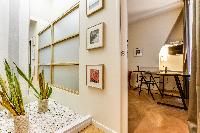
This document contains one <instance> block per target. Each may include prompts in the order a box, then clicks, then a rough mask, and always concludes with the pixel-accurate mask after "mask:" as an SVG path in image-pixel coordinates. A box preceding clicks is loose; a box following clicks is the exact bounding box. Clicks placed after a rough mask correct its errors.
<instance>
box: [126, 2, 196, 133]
mask: <svg viewBox="0 0 200 133" xmlns="http://www.w3.org/2000/svg"><path fill="white" fill-rule="evenodd" d="M189 2H191V1H187V0H185V1H182V0H169V1H160V0H149V1H146V0H140V1H137V0H128V19H129V24H128V34H129V35H128V38H129V39H128V40H129V44H128V71H129V73H128V82H129V85H128V130H129V131H128V132H129V133H148V132H149V131H151V133H169V132H170V133H179V132H181V133H188V132H189V131H188V127H187V119H188V116H187V110H188V99H189V94H188V93H189V92H188V89H189V79H190V65H191V63H190V52H191V49H190V47H191V46H190V44H191V42H190V39H189V38H190V37H191V34H189V33H191V29H190V28H191V21H189V20H192V18H190V17H191V16H192V14H190V12H191V11H190V8H191V7H192V3H189Z"/></svg>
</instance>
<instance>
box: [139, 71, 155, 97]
mask: <svg viewBox="0 0 200 133" xmlns="http://www.w3.org/2000/svg"><path fill="white" fill-rule="evenodd" d="M147 75H149V78H147ZM140 78H141V79H140V90H139V95H140V93H141V92H142V85H143V84H145V85H146V86H147V89H148V94H151V97H152V99H153V100H155V98H154V96H153V93H152V91H151V86H154V85H156V82H155V81H154V79H153V77H152V74H151V73H149V72H141V75H140Z"/></svg>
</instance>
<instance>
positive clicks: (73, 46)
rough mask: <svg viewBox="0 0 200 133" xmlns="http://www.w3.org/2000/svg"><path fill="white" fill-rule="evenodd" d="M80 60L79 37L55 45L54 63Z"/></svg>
mask: <svg viewBox="0 0 200 133" xmlns="http://www.w3.org/2000/svg"><path fill="white" fill-rule="evenodd" d="M65 62H79V37H76V38H73V39H70V40H67V41H64V42H61V43H60V44H58V45H55V46H54V63H65Z"/></svg>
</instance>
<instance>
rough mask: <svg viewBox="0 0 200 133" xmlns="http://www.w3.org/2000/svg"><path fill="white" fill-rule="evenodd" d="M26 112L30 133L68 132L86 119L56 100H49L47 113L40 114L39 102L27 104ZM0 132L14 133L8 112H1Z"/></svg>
mask: <svg viewBox="0 0 200 133" xmlns="http://www.w3.org/2000/svg"><path fill="white" fill-rule="evenodd" d="M25 110H26V112H27V115H28V117H29V127H30V129H29V133H51V132H56V131H58V130H61V129H63V128H64V129H66V130H68V129H69V128H71V127H73V126H76V125H73V124H74V123H76V124H77V123H79V121H83V118H84V116H81V115H79V114H78V113H75V112H74V111H72V110H70V109H69V108H67V107H65V106H62V105H61V104H59V103H57V102H56V101H54V100H49V109H48V111H47V112H46V113H42V114H39V113H38V102H37V101H35V102H32V103H30V104H27V105H26V107H25ZM68 127H69V128H68ZM0 132H1V133H8V132H12V133H13V132H14V122H13V119H12V118H9V117H8V114H7V111H6V110H3V111H1V112H0Z"/></svg>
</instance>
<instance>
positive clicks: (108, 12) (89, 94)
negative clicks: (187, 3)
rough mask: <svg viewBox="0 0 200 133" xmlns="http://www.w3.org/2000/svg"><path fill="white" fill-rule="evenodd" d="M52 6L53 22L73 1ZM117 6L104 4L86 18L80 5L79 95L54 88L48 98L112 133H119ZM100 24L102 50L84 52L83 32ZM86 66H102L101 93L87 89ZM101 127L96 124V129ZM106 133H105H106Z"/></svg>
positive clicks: (117, 4) (119, 91)
mask: <svg viewBox="0 0 200 133" xmlns="http://www.w3.org/2000/svg"><path fill="white" fill-rule="evenodd" d="M59 1H60V2H59ZM53 3H54V4H53V6H54V8H53V9H54V10H53V11H55V12H54V13H53V14H54V17H53V18H57V16H58V14H62V13H63V11H66V10H67V8H69V7H70V6H71V5H73V3H75V1H73V0H68V1H64V0H63V1H61V0H58V1H56V0H55V1H53ZM119 6H120V4H119V0H115V1H110V0H109V1H105V9H103V10H102V11H100V12H98V13H96V14H95V15H93V16H90V17H87V16H86V0H81V1H80V54H79V63H80V66H79V91H80V94H79V95H74V94H70V93H68V92H65V91H62V90H59V89H57V88H54V91H53V96H52V98H54V99H56V100H58V101H59V102H61V103H63V104H64V105H66V106H68V107H70V108H72V109H73V110H75V111H77V112H78V113H81V114H90V115H92V116H93V118H94V120H95V121H97V122H99V123H101V124H103V125H105V126H106V127H108V128H110V129H112V130H114V131H116V132H121V84H120V45H119V36H120V34H119V28H120V25H119V21H120V18H119V10H120V8H119ZM41 12H42V10H41ZM61 12H62V13H61ZM108 16H109V17H108ZM100 22H105V47H104V48H101V49H96V50H92V51H87V50H86V29H87V28H88V27H90V26H93V25H95V24H97V23H100ZM90 64H91V65H93V64H105V76H104V78H105V89H104V90H98V89H95V88H88V87H87V86H86V65H90ZM101 124H97V126H99V125H101ZM101 128H103V126H101ZM104 129H105V128H104ZM110 131H111V130H110ZM106 132H109V131H108V130H106Z"/></svg>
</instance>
